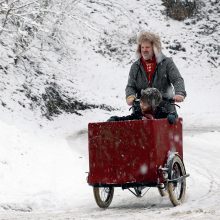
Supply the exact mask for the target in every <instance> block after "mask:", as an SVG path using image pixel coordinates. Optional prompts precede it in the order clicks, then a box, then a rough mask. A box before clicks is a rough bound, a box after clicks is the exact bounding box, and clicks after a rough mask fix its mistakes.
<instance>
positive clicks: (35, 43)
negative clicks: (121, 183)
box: [0, 0, 220, 219]
mask: <svg viewBox="0 0 220 220" xmlns="http://www.w3.org/2000/svg"><path fill="white" fill-rule="evenodd" d="M21 6H22V7H21ZM10 7H11V8H13V10H11V11H10V13H9V15H8V17H7V22H6V24H5V25H4V27H3V26H1V25H0V27H1V28H0V55H1V59H0V78H1V80H0V113H1V114H0V115H1V116H0V140H1V142H0V143H1V145H0V192H1V194H0V208H1V210H0V219H67V218H70V219H74V218H75V219H95V218H100V219H106V218H108V219H112V218H115V219H143V218H152V219H156V218H157V219H158V218H159V219H180V218H184V219H197V218H200V219H219V218H220V213H219V209H218V200H219V199H220V195H219V186H220V176H219V173H218V170H219V168H220V163H219V162H218V158H217V155H218V154H219V153H220V150H219V146H218V145H219V141H220V126H219V124H220V117H219V114H220V99H219V98H218V94H219V93H220V75H219V73H220V47H219V45H220V38H219V36H220V27H219V25H218V24H219V22H220V18H219V11H220V3H219V1H218V0H209V1H200V3H199V12H198V14H197V15H196V16H195V17H193V18H190V19H187V20H185V21H183V22H179V21H174V20H172V19H170V18H168V17H166V15H165V13H164V6H163V5H162V2H161V1H160V0H155V1H150V0H149V1H148V0H130V1H129V2H128V1H125V0H121V1H116V0H96V1H92V0H86V1H79V0H72V1H71V0H68V1H65V2H62V1H60V0H54V1H45V0H42V1H38V2H33V3H31V4H29V3H28V1H25V0H24V1H15V2H14V3H13V4H12V1H2V2H0V21H1V23H2V24H4V21H5V19H6V17H5V14H4V12H5V11H8V10H9V8H10ZM2 27H3V28H2ZM142 30H149V31H153V32H156V33H158V34H159V35H160V36H161V39H162V43H163V52H164V53H165V54H166V55H167V56H171V57H172V58H173V60H174V61H175V63H176V64H177V66H178V68H179V70H180V72H181V74H182V75H183V77H184V79H185V85H186V91H187V98H186V99H185V101H184V103H181V109H180V110H178V112H179V114H180V115H181V116H182V117H183V119H184V156H185V157H184V160H185V165H186V168H187V171H188V172H189V173H191V177H190V178H189V179H187V185H188V187H187V198H186V202H185V203H184V204H183V205H182V206H180V207H176V208H173V207H171V205H170V203H169V201H168V200H167V199H162V198H160V197H159V194H158V192H157V191H156V190H155V189H152V190H150V192H149V193H148V194H147V195H146V197H144V198H143V199H141V200H138V199H137V198H134V197H132V195H130V194H129V193H128V192H121V190H117V192H116V195H115V198H114V200H113V203H112V208H111V209H109V210H107V211H104V212H103V211H102V210H99V209H98V208H96V204H95V202H94V198H93V195H92V188H91V187H89V186H88V185H87V183H86V176H87V174H86V172H87V171H88V152H87V124H88V123H89V122H91V121H92V122H94V121H105V120H106V119H108V118H109V117H110V115H124V114H128V113H129V111H128V107H127V105H126V103H125V99H124V96H125V93H124V89H125V85H126V82H127V77H128V71H129V68H130V65H131V63H132V62H133V61H134V60H135V59H136V56H135V49H136V45H135V43H136V36H137V34H138V32H140V31H142ZM57 100H58V101H57ZM54 106H55V107H54ZM56 106H58V107H57V108H56ZM51 109H53V111H52V110H51ZM54 109H55V110H54ZM48 118H49V120H48Z"/></svg>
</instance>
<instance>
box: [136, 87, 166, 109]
mask: <svg viewBox="0 0 220 220" xmlns="http://www.w3.org/2000/svg"><path fill="white" fill-rule="evenodd" d="M140 100H141V101H142V102H144V103H146V102H147V103H148V104H149V105H151V107H152V108H153V109H155V108H156V107H157V106H158V105H159V104H160V102H161V101H162V95H161V93H160V91H159V90H158V89H156V88H147V89H142V90H141V98H140Z"/></svg>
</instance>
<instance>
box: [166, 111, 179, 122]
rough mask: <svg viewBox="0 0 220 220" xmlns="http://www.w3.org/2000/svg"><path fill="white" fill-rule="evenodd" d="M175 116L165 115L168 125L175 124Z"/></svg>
mask: <svg viewBox="0 0 220 220" xmlns="http://www.w3.org/2000/svg"><path fill="white" fill-rule="evenodd" d="M176 118H177V115H176V114H174V113H170V114H168V115H167V120H168V122H169V123H170V124H175V122H176Z"/></svg>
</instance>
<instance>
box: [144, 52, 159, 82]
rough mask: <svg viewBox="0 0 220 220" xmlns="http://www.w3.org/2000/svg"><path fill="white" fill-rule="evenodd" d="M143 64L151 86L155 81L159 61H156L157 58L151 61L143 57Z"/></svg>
mask: <svg viewBox="0 0 220 220" xmlns="http://www.w3.org/2000/svg"><path fill="white" fill-rule="evenodd" d="M141 63H142V65H143V67H144V70H145V72H146V75H147V79H148V82H149V84H151V81H152V79H153V75H154V72H155V69H156V66H157V61H156V57H155V56H153V57H152V59H150V60H145V59H144V58H143V57H141Z"/></svg>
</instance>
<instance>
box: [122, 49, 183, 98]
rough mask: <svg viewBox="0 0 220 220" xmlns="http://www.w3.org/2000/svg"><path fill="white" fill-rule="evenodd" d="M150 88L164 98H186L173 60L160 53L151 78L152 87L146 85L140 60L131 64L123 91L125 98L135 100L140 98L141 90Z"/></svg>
mask: <svg viewBox="0 0 220 220" xmlns="http://www.w3.org/2000/svg"><path fill="white" fill-rule="evenodd" d="M150 86H151V87H154V88H157V89H158V90H159V91H160V92H161V93H162V96H163V97H165V98H172V97H173V96H174V95H183V96H184V97H185V96H186V91H185V86H184V80H183V78H182V76H181V75H180V72H179V70H178V69H177V67H176V65H175V64H174V62H173V60H172V59H171V58H168V57H166V56H165V55H163V54H162V53H161V54H160V56H159V59H158V58H157V67H156V70H155V73H154V76H153V80H152V85H149V83H148V79H147V76H146V73H145V70H144V67H143V65H142V64H141V61H140V59H138V60H137V61H136V62H134V63H133V64H132V66H131V69H130V73H129V78H128V83H127V86H126V89H125V92H126V98H127V97H128V96H130V95H135V96H136V97H137V98H140V96H141V90H142V89H146V88H148V87H150Z"/></svg>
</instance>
